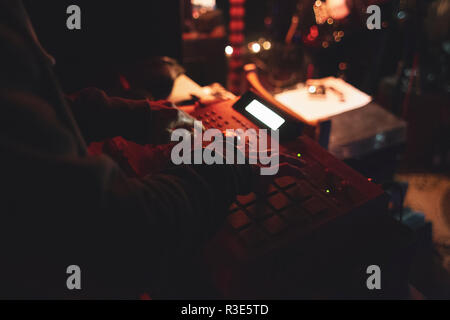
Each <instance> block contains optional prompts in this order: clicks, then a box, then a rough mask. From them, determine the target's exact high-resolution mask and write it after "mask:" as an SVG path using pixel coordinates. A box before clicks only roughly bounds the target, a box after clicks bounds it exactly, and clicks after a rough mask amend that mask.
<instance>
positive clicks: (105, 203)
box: [0, 0, 253, 299]
mask: <svg viewBox="0 0 450 320" xmlns="http://www.w3.org/2000/svg"><path fill="white" fill-rule="evenodd" d="M1 1H2V0H0V3H1ZM1 23H2V21H1V20H0V47H1V48H2V50H0V155H1V165H0V190H2V191H1V200H0V252H1V254H2V263H1V264H0V283H1V285H0V297H3V298H9V299H11V298H61V297H70V298H73V297H77V298H108V297H113V298H118V297H120V298H123V297H134V298H135V297H137V296H138V294H139V293H141V292H142V291H140V290H144V288H146V287H147V286H151V285H152V284H153V283H154V282H155V281H157V280H158V278H159V275H160V272H161V270H164V269H165V268H166V267H167V266H168V262H167V261H169V260H170V259H169V258H170V257H172V256H175V255H177V254H178V253H182V254H188V253H189V252H192V251H191V250H195V248H201V246H202V245H203V243H204V240H205V239H207V238H208V237H209V236H210V235H211V234H212V233H214V232H215V231H216V230H217V227H218V226H219V225H220V224H221V223H222V221H223V219H224V217H225V215H226V210H227V207H228V206H229V204H230V203H231V202H232V201H233V200H234V198H235V196H236V194H238V193H245V192H248V191H249V189H250V186H251V181H252V176H253V172H252V170H253V169H252V167H250V166H247V165H241V166H232V165H219V166H202V165H199V166H178V167H173V168H171V169H168V170H166V171H165V172H162V173H160V174H155V175H151V176H146V177H144V178H140V179H130V178H127V177H126V176H125V175H124V174H123V172H122V171H121V170H120V169H119V168H118V166H117V164H116V163H115V162H114V161H113V160H111V159H110V158H108V157H106V156H99V157H93V156H87V155H86V152H81V151H80V145H83V144H80V143H79V141H78V140H79V137H78V136H77V135H75V134H74V130H73V128H72V127H70V126H68V125H67V122H65V121H62V120H61V118H67V117H71V113H70V112H69V111H64V110H66V109H67V107H66V106H64V105H55V103H56V102H55V101H58V100H57V99H51V97H50V96H51V92H54V91H57V90H58V89H57V88H56V89H55V88H53V90H49V87H51V86H52V84H51V83H47V82H46V80H45V79H47V77H45V76H43V75H45V74H47V73H49V72H51V71H50V70H49V69H48V70H47V69H45V68H46V66H42V65H41V64H40V60H39V59H36V57H35V56H34V55H33V54H32V53H33V49H32V47H30V46H29V44H28V43H27V42H26V41H25V40H24V39H23V38H22V37H20V36H18V35H17V34H15V33H14V32H13V31H11V29H8V28H7V27H5V26H3V25H2V24H1ZM49 92H50V93H49ZM62 104H63V103H62ZM124 120H126V121H130V122H133V121H136V126H139V124H141V123H142V122H141V119H138V118H134V116H130V118H127V119H124ZM98 125H100V126H102V125H103V124H102V123H99V124H98ZM132 134H136V136H138V135H139V134H140V133H138V132H136V133H132ZM71 265H76V266H79V267H80V269H81V274H82V282H81V288H82V289H81V290H79V291H77V290H75V291H70V290H68V287H67V282H66V281H67V280H68V276H69V275H68V273H67V271H66V270H67V268H68V267H69V266H71ZM173 268H174V270H175V271H176V270H177V269H178V270H181V269H182V268H183V264H181V263H179V264H176V265H174V266H173ZM163 284H164V283H163ZM150 294H152V292H151V291H150Z"/></svg>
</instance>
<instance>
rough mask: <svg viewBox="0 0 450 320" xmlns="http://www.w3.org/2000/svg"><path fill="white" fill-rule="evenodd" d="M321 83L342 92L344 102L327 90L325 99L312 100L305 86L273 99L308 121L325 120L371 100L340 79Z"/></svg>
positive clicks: (316, 98) (326, 79) (285, 92)
mask: <svg viewBox="0 0 450 320" xmlns="http://www.w3.org/2000/svg"><path fill="white" fill-rule="evenodd" d="M321 81H322V84H323V85H325V86H332V87H334V88H336V89H337V90H339V91H340V92H342V93H343V95H344V98H345V101H341V100H340V98H339V96H338V95H337V94H336V93H334V92H333V91H332V90H329V89H327V90H326V94H325V97H323V98H319V97H314V98H312V97H311V96H310V94H309V93H308V91H307V87H306V86H302V87H298V88H296V89H294V90H288V91H284V92H282V93H279V94H277V95H275V98H276V99H277V100H278V101H280V102H281V103H283V104H284V105H285V106H286V107H288V108H290V109H291V110H292V111H293V112H294V113H297V114H298V115H300V116H301V117H303V118H305V119H306V120H308V121H318V120H325V119H328V118H330V117H332V116H334V115H337V114H340V113H343V112H346V111H350V110H353V109H357V108H360V107H363V106H365V105H367V104H368V103H369V102H370V101H371V100H372V98H371V97H370V96H369V95H367V94H365V93H364V92H361V91H360V90H358V89H356V88H355V87H353V86H352V85H350V84H348V83H347V82H345V81H344V80H342V79H338V78H333V77H329V78H325V79H321Z"/></svg>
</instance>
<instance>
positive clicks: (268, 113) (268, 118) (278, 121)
mask: <svg viewBox="0 0 450 320" xmlns="http://www.w3.org/2000/svg"><path fill="white" fill-rule="evenodd" d="M245 110H246V111H247V112H248V113H250V114H251V115H252V116H254V117H255V118H256V119H258V120H259V121H261V122H262V123H264V124H265V125H266V126H268V127H269V128H270V129H272V130H277V129H278V128H279V127H280V126H281V125H282V124H283V123H284V122H285V120H284V119H283V118H282V117H280V116H279V115H277V114H276V113H275V112H273V111H272V110H270V109H269V108H267V107H266V106H265V105H263V104H262V103H261V102H259V101H258V100H253V101H252V102H250V103H249V105H248V106H246V107H245Z"/></svg>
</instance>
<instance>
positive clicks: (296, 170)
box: [255, 153, 305, 194]
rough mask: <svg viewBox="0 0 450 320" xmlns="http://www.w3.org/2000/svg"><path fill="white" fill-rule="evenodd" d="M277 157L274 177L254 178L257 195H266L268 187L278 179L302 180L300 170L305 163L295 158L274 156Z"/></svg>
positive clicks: (280, 155) (283, 155) (261, 176)
mask: <svg viewBox="0 0 450 320" xmlns="http://www.w3.org/2000/svg"><path fill="white" fill-rule="evenodd" d="M274 156H278V157H279V163H278V164H277V165H276V167H275V168H274V171H276V172H277V173H276V174H275V175H259V176H258V177H256V183H255V188H256V189H255V192H256V193H259V194H266V192H267V190H268V188H269V186H270V184H271V183H273V181H274V179H276V178H280V177H287V176H288V177H293V178H298V179H300V178H303V177H304V176H303V172H302V170H300V169H301V168H302V167H304V166H305V162H304V161H303V160H301V159H299V158H297V157H294V156H291V155H288V154H284V153H280V154H278V155H274Z"/></svg>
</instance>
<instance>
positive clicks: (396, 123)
mask: <svg viewBox="0 0 450 320" xmlns="http://www.w3.org/2000/svg"><path fill="white" fill-rule="evenodd" d="M406 129H407V126H406V122H405V121H403V120H402V119H399V118H397V117H396V116H394V115H393V114H392V113H390V112H388V111H386V110H385V109H383V108H382V107H381V106H379V105H378V104H376V103H373V102H371V103H369V104H368V105H367V106H365V107H362V108H359V109H356V110H352V111H348V112H345V113H342V114H339V115H337V116H334V117H332V118H331V133H330V141H329V145H328V150H329V151H330V152H331V153H332V154H333V155H334V156H335V157H337V158H338V159H349V158H357V157H361V156H365V155H367V154H370V153H371V152H373V151H374V150H380V149H383V148H388V147H391V146H395V145H400V144H403V143H405V141H406Z"/></svg>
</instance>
